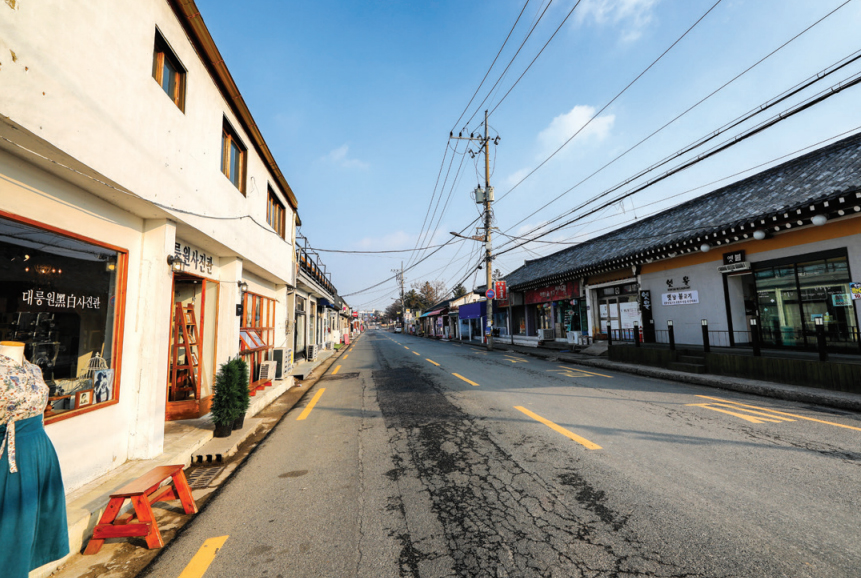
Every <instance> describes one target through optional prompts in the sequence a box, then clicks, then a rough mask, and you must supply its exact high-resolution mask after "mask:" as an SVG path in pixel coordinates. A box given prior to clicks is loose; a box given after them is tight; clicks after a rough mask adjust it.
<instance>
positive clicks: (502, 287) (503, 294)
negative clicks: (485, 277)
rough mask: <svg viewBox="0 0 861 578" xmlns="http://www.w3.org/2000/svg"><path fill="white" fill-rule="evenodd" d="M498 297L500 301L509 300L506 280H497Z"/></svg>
mask: <svg viewBox="0 0 861 578" xmlns="http://www.w3.org/2000/svg"><path fill="white" fill-rule="evenodd" d="M496 298H497V299H499V300H500V301H507V300H508V283H507V282H506V281H497V282H496Z"/></svg>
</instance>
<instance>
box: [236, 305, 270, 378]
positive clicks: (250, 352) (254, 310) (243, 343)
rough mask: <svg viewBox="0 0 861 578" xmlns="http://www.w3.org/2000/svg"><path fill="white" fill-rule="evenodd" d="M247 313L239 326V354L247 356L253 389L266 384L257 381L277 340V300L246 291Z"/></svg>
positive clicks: (245, 307) (245, 309)
mask: <svg viewBox="0 0 861 578" xmlns="http://www.w3.org/2000/svg"><path fill="white" fill-rule="evenodd" d="M244 304H245V306H244V308H243V309H244V311H245V315H243V317H242V326H241V327H240V328H239V341H240V343H239V349H240V351H239V354H240V355H242V356H244V357H245V361H246V362H248V366H249V369H250V371H251V377H250V380H249V381H250V387H251V389H254V388H257V387H260V386H262V385H265V383H266V382H262V383H257V379H258V376H259V370H260V364H261V363H262V362H264V361H268V360H269V359H270V353H269V352H270V351H271V350H272V348H273V343H274V342H275V300H274V299H269V298H268V297H263V296H262V295H256V294H254V293H245V297H244Z"/></svg>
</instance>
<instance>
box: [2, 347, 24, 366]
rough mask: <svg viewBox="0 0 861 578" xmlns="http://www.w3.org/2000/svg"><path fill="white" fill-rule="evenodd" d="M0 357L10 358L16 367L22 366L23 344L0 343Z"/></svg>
mask: <svg viewBox="0 0 861 578" xmlns="http://www.w3.org/2000/svg"><path fill="white" fill-rule="evenodd" d="M0 355H5V356H6V357H10V358H12V359H13V360H14V361H15V363H17V364H18V365H24V344H23V343H21V342H20V341H0Z"/></svg>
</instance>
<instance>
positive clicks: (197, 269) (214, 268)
mask: <svg viewBox="0 0 861 578" xmlns="http://www.w3.org/2000/svg"><path fill="white" fill-rule="evenodd" d="M173 253H174V255H176V257H178V258H179V259H181V260H182V262H183V264H184V265H185V270H186V272H188V273H191V274H193V275H201V276H203V277H209V278H210V279H218V257H214V256H212V255H210V254H207V253H206V252H204V251H201V250H200V249H198V248H197V247H195V246H194V245H190V244H188V243H186V242H185V241H183V240H181V239H177V240H176V243H174V249H173Z"/></svg>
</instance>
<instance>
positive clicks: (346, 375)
mask: <svg viewBox="0 0 861 578" xmlns="http://www.w3.org/2000/svg"><path fill="white" fill-rule="evenodd" d="M357 377H359V372H358V371H357V372H356V373H340V374H338V375H324V376H323V377H321V378H320V381H335V380H337V379H356V378H357Z"/></svg>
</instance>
